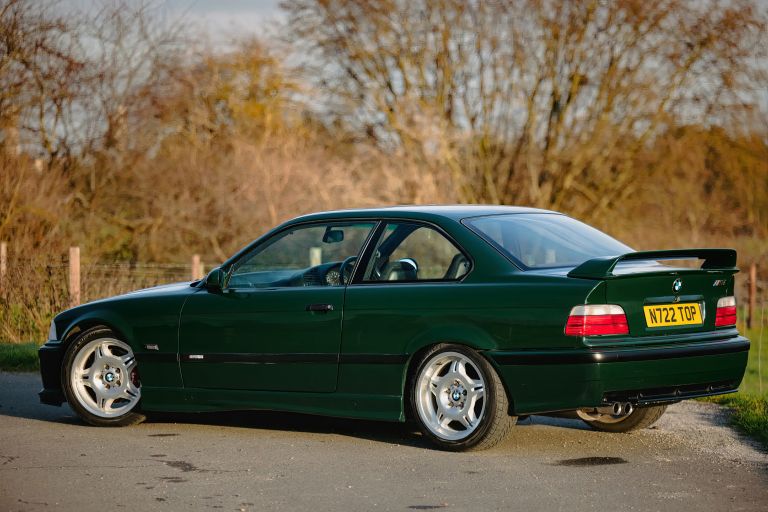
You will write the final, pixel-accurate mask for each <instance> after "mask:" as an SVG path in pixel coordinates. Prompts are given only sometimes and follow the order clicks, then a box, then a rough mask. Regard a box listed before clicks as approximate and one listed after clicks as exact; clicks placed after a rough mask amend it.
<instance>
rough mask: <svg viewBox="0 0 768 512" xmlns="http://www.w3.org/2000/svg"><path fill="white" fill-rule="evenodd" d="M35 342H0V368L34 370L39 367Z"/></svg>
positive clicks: (13, 370)
mask: <svg viewBox="0 0 768 512" xmlns="http://www.w3.org/2000/svg"><path fill="white" fill-rule="evenodd" d="M38 348H39V346H38V344H37V343H0V370H3V371H11V372H36V371H38V370H39V369H40V363H39V362H38V359H37V349H38Z"/></svg>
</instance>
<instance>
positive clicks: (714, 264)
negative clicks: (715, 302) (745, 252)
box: [568, 249, 739, 279]
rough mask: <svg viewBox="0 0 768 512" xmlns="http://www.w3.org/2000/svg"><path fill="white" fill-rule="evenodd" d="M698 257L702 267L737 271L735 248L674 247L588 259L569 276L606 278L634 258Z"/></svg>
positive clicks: (676, 258)
mask: <svg viewBox="0 0 768 512" xmlns="http://www.w3.org/2000/svg"><path fill="white" fill-rule="evenodd" d="M688 258H698V259H701V260H704V263H702V264H701V268H702V269H713V270H727V271H736V272H738V270H739V269H738V268H736V251H734V250H733V249H672V250H668V251H640V252H630V253H627V254H622V255H620V256H605V257H602V258H595V259H591V260H587V261H585V262H584V263H582V264H581V265H579V266H578V267H576V268H574V269H573V270H571V271H570V272H568V277H580V278H584V279H605V278H609V277H613V276H614V274H613V269H614V268H615V267H616V265H618V264H619V262H622V261H633V260H648V261H660V260H681V259H688Z"/></svg>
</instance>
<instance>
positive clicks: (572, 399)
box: [485, 332, 749, 414]
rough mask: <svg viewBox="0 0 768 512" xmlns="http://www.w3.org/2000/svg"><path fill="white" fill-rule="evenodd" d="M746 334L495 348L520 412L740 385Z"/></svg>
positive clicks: (678, 396)
mask: <svg viewBox="0 0 768 512" xmlns="http://www.w3.org/2000/svg"><path fill="white" fill-rule="evenodd" d="M748 352H749V340H747V339H746V338H744V337H742V336H738V335H737V334H735V332H734V333H732V334H726V333H723V336H722V337H719V338H716V339H712V338H711V337H709V339H707V340H706V341H697V342H690V343H675V344H664V345H656V346H633V347H626V348H625V347H615V346H612V347H601V348H595V347H592V348H584V349H572V350H540V351H516V352H507V351H490V352H486V353H485V354H486V356H488V358H489V359H490V360H491V361H492V363H493V364H494V366H495V367H496V368H497V370H498V371H499V374H500V375H501V378H502V381H503V382H504V384H505V385H506V388H507V391H508V393H509V394H510V398H511V402H512V404H513V405H512V407H513V411H512V412H514V413H515V414H532V413H537V412H552V411H561V410H571V409H578V408H581V407H598V406H601V405H605V404H606V403H610V402H614V401H629V402H633V403H635V404H637V405H647V404H655V403H669V402H675V401H679V400H682V399H687V398H694V397H699V396H711V395H718V394H723V393H730V392H733V391H735V390H736V389H737V388H738V386H739V384H740V383H741V379H742V377H743V376H744V370H745V368H746V365H747V356H748Z"/></svg>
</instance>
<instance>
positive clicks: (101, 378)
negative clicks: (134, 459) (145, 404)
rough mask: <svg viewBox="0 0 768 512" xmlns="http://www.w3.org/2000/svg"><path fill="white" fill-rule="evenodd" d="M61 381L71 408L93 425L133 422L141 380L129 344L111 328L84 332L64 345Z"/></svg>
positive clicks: (139, 417)
mask: <svg viewBox="0 0 768 512" xmlns="http://www.w3.org/2000/svg"><path fill="white" fill-rule="evenodd" d="M61 381H62V385H63V388H64V394H65V396H66V398H67V402H69V405H70V407H72V409H73V410H74V411H75V412H76V413H77V414H78V416H80V417H81V418H82V419H83V420H85V421H86V422H88V423H90V424H91V425H96V426H125V425H135V424H137V423H141V422H142V421H144V419H145V417H144V416H143V415H142V414H139V413H138V412H136V409H137V406H138V404H139V400H141V383H140V382H139V375H138V371H137V366H136V358H135V357H134V355H133V350H131V347H130V346H129V345H128V344H127V343H126V342H124V341H122V340H121V339H119V338H118V337H117V335H116V334H115V333H114V332H113V331H112V330H110V329H107V328H105V327H95V328H93V329H89V330H87V331H85V332H83V333H82V334H81V335H80V336H79V337H78V338H77V339H76V340H75V341H73V342H72V344H71V345H70V346H69V347H68V348H67V351H66V353H65V354H64V362H63V365H62V375H61Z"/></svg>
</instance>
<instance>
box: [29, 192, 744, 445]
mask: <svg viewBox="0 0 768 512" xmlns="http://www.w3.org/2000/svg"><path fill="white" fill-rule="evenodd" d="M680 260H698V261H697V262H696V263H697V264H695V265H690V264H685V262H681V261H680ZM737 271H738V269H737V268H736V252H735V251H733V250H729V249H681V250H670V251H651V252H634V251H633V250H632V249H630V248H629V247H627V246H626V245H624V244H622V243H621V242H618V241H616V240H615V239H613V238H611V237H609V236H608V235H606V234H604V233H602V232H600V231H598V230H596V229H593V228H591V227H589V226H587V225H585V224H583V223H581V222H579V221H577V220H574V219H572V218H570V217H567V216H565V215H562V214H559V213H555V212H550V211H545V210H537V209H531V208H516V207H501V206H412V207H409V206H404V207H392V208H380V209H365V210H345V211H335V212H323V213H316V214H312V215H306V216H302V217H299V218H296V219H293V220H291V221H288V222H286V223H284V224H282V225H280V226H278V227H276V228H275V229H273V230H272V231H270V232H269V233H267V234H266V235H264V236H262V237H261V238H259V239H258V240H256V241H255V242H253V243H252V244H250V245H248V246H247V247H245V248H244V249H242V250H241V251H240V252H238V253H237V254H235V255H234V256H232V257H231V258H230V259H229V260H227V261H225V262H224V263H223V264H222V265H221V266H220V267H218V268H215V269H213V270H212V271H211V272H210V273H209V274H208V276H207V277H206V278H205V279H203V280H201V281H195V282H192V283H181V284H173V285H169V286H161V287H157V288H151V289H148V290H141V291H137V292H133V293H129V294H127V295H121V296H118V297H112V298H109V299H104V300H100V301H96V302H92V303H89V304H84V305H82V306H78V307H76V308H72V309H70V310H67V311H64V312H63V313H61V314H59V315H58V316H56V318H55V319H54V320H53V322H52V324H51V329H50V334H49V340H48V341H47V342H46V343H45V345H44V346H43V347H42V348H41V349H40V369H41V373H42V378H43V386H44V389H43V390H42V391H41V392H40V400H41V401H42V402H43V403H46V404H52V405H61V404H62V403H63V402H65V401H66V402H68V403H69V405H70V406H71V407H72V409H73V410H74V411H75V412H76V413H77V414H78V415H80V416H81V417H82V419H83V420H85V421H86V422H88V423H91V424H94V425H130V424H134V423H138V422H140V421H142V420H143V419H144V416H143V414H144V413H146V412H148V411H179V412H194V411H230V410H244V409H266V410H272V411H293V412H301V413H310V414H323V415H331V416H341V417H350V418H366V419H376V420H386V421H406V420H408V419H411V420H413V421H415V422H416V423H417V424H418V426H419V428H420V429H421V431H422V432H423V434H424V436H426V437H427V438H429V439H430V440H431V441H433V442H434V443H436V444H437V445H438V446H440V447H442V448H445V449H449V450H465V449H470V448H475V449H480V448H487V447H490V446H492V445H494V444H496V443H497V442H499V441H500V440H501V439H503V438H504V437H505V436H506V435H507V434H508V433H509V432H510V430H511V429H512V427H513V425H514V424H515V421H516V418H517V416H520V415H530V414H543V413H553V412H563V411H570V412H572V413H574V414H576V415H578V417H580V418H581V419H583V420H584V421H586V422H587V423H588V424H590V425H591V426H592V427H593V428H596V429H598V430H603V431H608V432H627V431H630V430H635V429H640V428H644V427H648V426H650V425H651V424H652V423H653V422H655V421H656V420H657V419H658V418H659V417H660V416H661V414H662V413H663V412H664V409H665V408H666V406H667V405H668V404H671V403H674V402H677V401H680V400H684V399H688V398H693V397H700V396H709V395H717V394H722V393H730V392H732V391H734V390H736V389H737V388H738V386H739V383H740V382H741V379H742V376H743V374H744V369H745V366H746V362H747V352H748V349H749V341H748V340H747V339H745V338H743V337H742V336H740V335H739V333H738V332H737V330H736V328H735V325H736V303H735V299H734V279H733V275H734V274H735V273H736V272H737Z"/></svg>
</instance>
